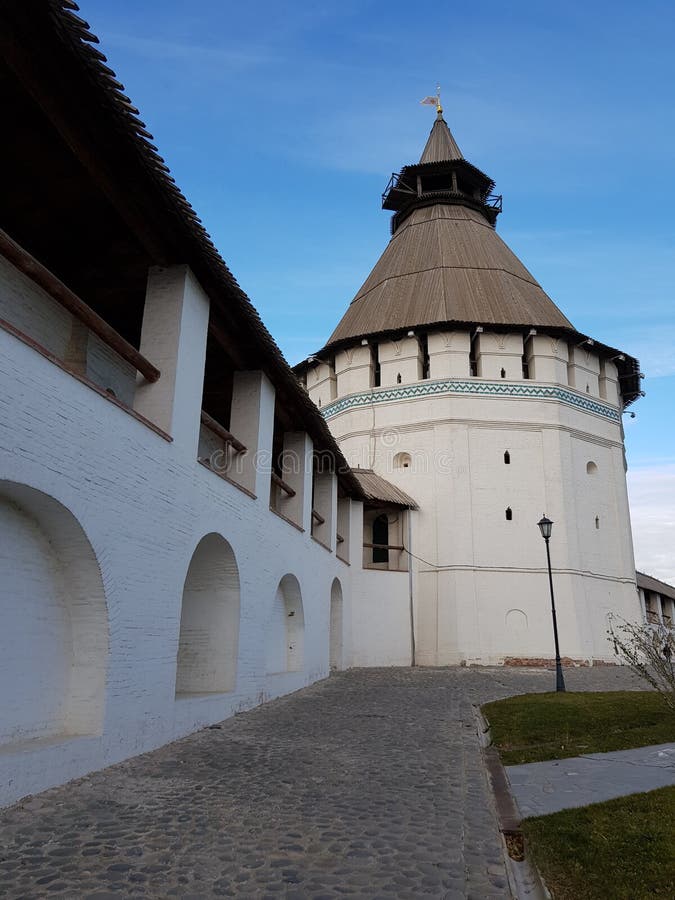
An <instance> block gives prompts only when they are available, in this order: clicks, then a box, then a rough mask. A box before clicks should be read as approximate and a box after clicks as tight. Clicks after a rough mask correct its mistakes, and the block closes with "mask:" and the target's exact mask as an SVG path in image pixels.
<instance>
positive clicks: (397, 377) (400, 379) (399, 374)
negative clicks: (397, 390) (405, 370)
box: [396, 372, 403, 384]
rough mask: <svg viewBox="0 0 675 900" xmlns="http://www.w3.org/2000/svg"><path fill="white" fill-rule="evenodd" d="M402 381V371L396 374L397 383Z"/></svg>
mask: <svg viewBox="0 0 675 900" xmlns="http://www.w3.org/2000/svg"><path fill="white" fill-rule="evenodd" d="M402 381H403V379H402V378H401V373H400V372H399V373H398V375H397V376H396V384H400V383H401V382H402Z"/></svg>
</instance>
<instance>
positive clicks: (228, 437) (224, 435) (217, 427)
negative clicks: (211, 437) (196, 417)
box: [202, 410, 247, 453]
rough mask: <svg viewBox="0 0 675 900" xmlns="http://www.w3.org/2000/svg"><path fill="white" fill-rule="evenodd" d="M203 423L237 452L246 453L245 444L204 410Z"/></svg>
mask: <svg viewBox="0 0 675 900" xmlns="http://www.w3.org/2000/svg"><path fill="white" fill-rule="evenodd" d="M202 425H206V427H207V428H208V429H209V430H210V431H212V432H213V433H214V434H217V435H218V437H219V438H220V439H221V441H223V443H225V444H229V445H230V446H231V447H232V448H233V449H234V450H236V451H237V453H246V449H247V448H246V447H245V445H244V444H242V442H241V441H238V440H237V438H236V437H235V436H234V435H233V434H232V432H231V431H228V430H227V428H223V426H222V425H221V424H220V422H217V421H216V420H215V419H214V418H212V416H210V415H209V414H208V413H206V412H204V410H202Z"/></svg>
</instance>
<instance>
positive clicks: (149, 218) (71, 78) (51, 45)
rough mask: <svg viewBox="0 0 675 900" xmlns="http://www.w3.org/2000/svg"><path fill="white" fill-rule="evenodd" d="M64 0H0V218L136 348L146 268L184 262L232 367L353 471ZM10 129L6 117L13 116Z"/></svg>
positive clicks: (355, 488) (351, 481) (350, 487)
mask: <svg viewBox="0 0 675 900" xmlns="http://www.w3.org/2000/svg"><path fill="white" fill-rule="evenodd" d="M77 10H78V6H77V4H76V3H74V2H72V0H25V2H22V3H8V4H3V5H2V6H1V7H0V50H1V51H2V52H1V56H2V62H1V63H0V102H1V103H3V114H4V115H5V117H6V120H7V121H11V122H12V132H13V133H12V140H11V141H3V142H1V145H2V146H1V147H0V166H2V171H3V174H4V180H5V183H4V184H3V191H2V197H1V199H0V227H2V228H3V229H4V230H6V231H7V232H8V233H9V234H11V235H12V237H14V238H15V239H16V240H17V241H18V242H19V243H20V244H21V245H22V246H23V247H25V248H26V249H27V250H28V251H29V252H30V253H32V254H33V255H34V256H35V258H36V259H38V260H40V262H42V263H43V264H44V265H46V266H47V267H48V268H49V269H50V270H51V271H52V272H54V274H55V275H56V276H57V277H58V278H59V279H61V281H63V282H64V284H66V285H68V287H69V288H71V289H72V290H74V291H75V293H76V294H78V295H79V297H81V298H82V299H83V300H84V301H85V302H86V303H88V304H90V305H91V307H92V308H93V309H94V310H95V311H96V312H97V313H98V314H99V315H101V316H102V317H103V318H104V319H106V321H108V322H109V323H110V324H111V325H112V326H113V327H114V328H115V329H116V330H117V331H119V333H120V334H121V335H122V336H123V337H124V338H126V339H127V340H128V341H129V342H130V343H131V344H133V345H134V346H136V347H138V344H139V340H140V326H141V321H142V309H143V304H144V298H145V289H146V283H147V275H148V269H149V268H150V267H151V266H153V265H155V266H157V265H158V266H168V265H177V264H187V265H188V266H190V268H191V269H192V270H193V272H194V274H195V276H196V277H197V279H198V281H199V282H200V284H201V286H202V287H203V289H204V290H205V291H206V293H207V294H208V296H209V298H210V300H211V309H212V314H211V322H210V332H211V334H212V335H213V336H214V337H215V339H216V340H217V341H218V343H219V344H220V345H221V347H222V349H223V352H224V353H226V354H227V357H228V359H229V360H231V361H232V362H233V363H234V364H235V365H236V366H237V367H238V368H242V369H249V370H252V369H261V370H263V371H264V372H265V373H266V374H267V376H268V377H269V378H270V380H271V381H272V382H273V384H274V385H275V388H276V391H277V397H278V398H279V404H280V406H282V407H283V408H284V409H285V412H286V418H287V423H288V427H297V428H303V429H304V430H306V431H307V432H308V433H309V434H310V436H311V438H312V440H313V442H314V445H315V447H316V449H317V450H318V451H319V452H322V453H326V452H330V453H332V454H333V456H334V458H335V470H336V471H337V472H338V473H339V479H340V482H341V487H342V489H343V490H345V491H346V492H347V493H348V494H349V495H350V496H355V497H357V498H359V499H362V497H363V495H362V491H361V488H360V486H359V484H358V481H357V480H356V479H355V478H354V476H353V475H352V474H351V470H350V469H349V466H348V465H347V463H346V461H345V459H344V457H343V456H342V454H341V452H340V450H339V448H338V446H337V443H336V442H335V440H334V438H333V437H332V435H331V433H330V431H329V429H328V426H327V425H326V423H325V421H324V419H323V417H322V416H321V414H320V413H319V412H318V410H317V409H316V407H315V406H314V404H313V403H312V402H311V401H310V399H309V397H308V396H307V394H306V392H305V391H304V390H303V389H302V388H301V387H300V385H299V384H298V383H297V380H296V378H295V376H294V374H293V372H292V371H291V369H290V367H289V366H288V364H287V363H286V361H285V359H284V358H283V356H282V354H281V351H280V350H279V348H278V347H277V345H276V344H275V342H274V340H273V339H272V337H271V336H270V334H269V332H268V331H267V329H266V328H265V326H264V325H263V323H262V321H261V320H260V317H259V316H258V313H257V312H256V310H255V308H254V307H253V305H252V304H251V302H250V300H249V298H248V297H247V296H246V294H245V293H244V291H243V290H242V289H241V288H240V286H239V285H238V284H237V282H236V280H235V278H234V277H233V275H232V273H231V272H230V270H229V269H228V267H227V265H226V264H225V263H224V261H223V260H222V258H221V257H220V255H219V253H218V251H217V250H216V248H215V247H214V245H213V243H212V242H211V240H210V238H209V236H208V234H207V233H206V231H205V229H204V227H203V226H202V224H201V221H200V220H199V218H198V217H197V215H196V214H195V213H194V211H193V209H192V207H191V206H190V204H189V203H188V201H187V200H186V199H185V197H184V196H183V195H182V193H181V192H180V190H179V189H178V188H177V186H176V184H175V182H174V179H173V178H172V177H171V175H170V173H169V169H168V167H167V165H166V164H165V162H164V160H163V159H162V158H161V157H160V156H159V154H158V153H157V148H156V147H155V146H154V144H153V143H152V135H150V134H149V132H148V131H147V130H146V128H145V124H144V123H143V122H142V121H141V120H140V119H139V117H138V110H137V109H136V108H135V107H134V106H133V104H132V103H131V100H130V99H129V98H128V97H127V96H126V95H125V94H124V88H123V86H122V85H121V84H120V82H119V81H117V79H116V78H115V74H114V72H113V71H112V70H111V69H110V68H109V67H108V66H107V65H106V58H105V56H104V55H103V54H102V53H101V52H100V51H99V50H98V49H97V48H96V47H94V46H93V44H96V43H98V38H97V37H96V36H95V35H93V34H92V33H91V31H90V29H89V25H88V24H87V23H86V22H85V21H84V20H82V19H81V18H80V17H79V16H77V15H76V11H77ZM15 126H16V127H15Z"/></svg>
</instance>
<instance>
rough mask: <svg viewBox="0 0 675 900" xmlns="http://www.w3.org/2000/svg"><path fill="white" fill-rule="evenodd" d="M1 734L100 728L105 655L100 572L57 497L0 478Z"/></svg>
mask: <svg viewBox="0 0 675 900" xmlns="http://www.w3.org/2000/svg"><path fill="white" fill-rule="evenodd" d="M0 579H1V580H2V591H0V623H2V624H1V627H0V744H12V743H14V742H17V741H22V740H28V739H34V738H54V737H56V736H59V735H63V736H64V737H68V736H74V735H85V734H100V733H101V730H102V727H103V712H104V706H105V687H106V671H107V665H108V614H107V608H106V601H105V593H104V590H103V580H102V578H101V572H100V569H99V565H98V561H97V559H96V555H95V553H94V550H93V548H92V546H91V544H90V543H89V540H88V538H87V536H86V534H85V533H84V530H83V529H82V526H81V525H80V523H79V522H78V521H77V519H76V518H75V516H74V515H73V514H72V513H71V512H70V510H68V509H67V508H66V507H65V506H63V505H62V504H61V503H59V502H58V501H57V500H55V499H54V498H53V497H50V496H48V495H47V494H44V493H42V492H40V491H37V490H35V489H33V488H30V487H28V486H27V485H23V484H16V483H13V482H8V481H0Z"/></svg>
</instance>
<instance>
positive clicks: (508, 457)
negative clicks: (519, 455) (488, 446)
mask: <svg viewBox="0 0 675 900" xmlns="http://www.w3.org/2000/svg"><path fill="white" fill-rule="evenodd" d="M504 463H505V465H507V466H510V465H511V454H510V453H509V451H508V450H505V451H504Z"/></svg>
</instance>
